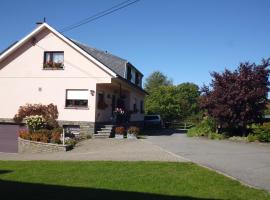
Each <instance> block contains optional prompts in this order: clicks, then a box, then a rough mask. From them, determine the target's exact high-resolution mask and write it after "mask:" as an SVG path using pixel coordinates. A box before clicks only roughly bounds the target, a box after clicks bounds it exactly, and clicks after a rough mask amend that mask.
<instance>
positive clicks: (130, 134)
mask: <svg viewBox="0 0 270 200" xmlns="http://www.w3.org/2000/svg"><path fill="white" fill-rule="evenodd" d="M139 132H140V129H139V128H138V127H137V126H131V127H129V128H128V130H127V139H136V138H137V135H138V134H139Z"/></svg>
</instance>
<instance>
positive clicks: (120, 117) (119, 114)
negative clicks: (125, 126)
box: [114, 108, 125, 124]
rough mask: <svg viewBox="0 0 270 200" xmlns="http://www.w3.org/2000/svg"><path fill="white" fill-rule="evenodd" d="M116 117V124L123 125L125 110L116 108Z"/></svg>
mask: <svg viewBox="0 0 270 200" xmlns="http://www.w3.org/2000/svg"><path fill="white" fill-rule="evenodd" d="M114 116H115V120H116V124H121V123H123V121H124V117H125V111H124V109H123V108H115V110H114Z"/></svg>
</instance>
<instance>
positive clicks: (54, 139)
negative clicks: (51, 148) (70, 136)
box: [50, 128, 63, 144]
mask: <svg viewBox="0 0 270 200" xmlns="http://www.w3.org/2000/svg"><path fill="white" fill-rule="evenodd" d="M62 132H63V131H62V130H60V129H59V128H58V129H53V130H52V135H51V139H50V141H51V143H55V144H61V134H62Z"/></svg>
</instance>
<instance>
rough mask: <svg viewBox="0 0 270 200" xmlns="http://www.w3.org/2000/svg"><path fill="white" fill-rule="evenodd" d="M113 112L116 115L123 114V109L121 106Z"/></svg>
mask: <svg viewBox="0 0 270 200" xmlns="http://www.w3.org/2000/svg"><path fill="white" fill-rule="evenodd" d="M114 113H115V114H118V115H124V114H125V111H124V109H123V108H115V110H114Z"/></svg>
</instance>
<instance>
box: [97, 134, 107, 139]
mask: <svg viewBox="0 0 270 200" xmlns="http://www.w3.org/2000/svg"><path fill="white" fill-rule="evenodd" d="M109 137H110V134H107V133H98V134H94V138H95V139H105V138H109Z"/></svg>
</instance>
